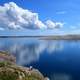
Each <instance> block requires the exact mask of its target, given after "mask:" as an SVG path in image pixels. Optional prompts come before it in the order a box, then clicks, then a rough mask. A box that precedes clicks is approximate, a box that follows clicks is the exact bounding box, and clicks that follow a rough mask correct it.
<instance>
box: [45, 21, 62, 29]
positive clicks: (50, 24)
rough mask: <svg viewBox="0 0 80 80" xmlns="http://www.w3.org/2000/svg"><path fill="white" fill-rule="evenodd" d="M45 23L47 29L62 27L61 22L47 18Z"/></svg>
mask: <svg viewBox="0 0 80 80" xmlns="http://www.w3.org/2000/svg"><path fill="white" fill-rule="evenodd" d="M45 24H46V25H47V28H48V29H54V28H62V27H63V23H61V22H53V21H51V20H47V21H46V22H45Z"/></svg>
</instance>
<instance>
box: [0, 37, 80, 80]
mask: <svg viewBox="0 0 80 80" xmlns="http://www.w3.org/2000/svg"><path fill="white" fill-rule="evenodd" d="M0 50H4V51H9V52H10V53H11V54H13V55H14V56H16V58H17V62H16V63H17V64H18V65H22V66H33V67H34V68H37V69H39V70H40V71H41V72H42V73H43V74H44V76H48V77H49V78H50V79H51V80H80V41H74V40H73V41H67V40H65V41H64V40H39V39H34V38H6V39H3V38H0Z"/></svg>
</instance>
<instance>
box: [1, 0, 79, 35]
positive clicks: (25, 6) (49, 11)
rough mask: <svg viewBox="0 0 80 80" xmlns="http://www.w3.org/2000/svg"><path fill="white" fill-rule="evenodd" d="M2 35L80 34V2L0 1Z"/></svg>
mask: <svg viewBox="0 0 80 80" xmlns="http://www.w3.org/2000/svg"><path fill="white" fill-rule="evenodd" d="M0 17H1V18H0V30H1V31H0V34H1V35H2V34H8V35H9V34H14V33H15V34H20V35H21V34H23V35H24V34H25V35H29V34H30V35H33V34H34V35H35V34H36V33H37V34H39V35H42V34H44V35H48V34H50V35H53V34H80V0H0Z"/></svg>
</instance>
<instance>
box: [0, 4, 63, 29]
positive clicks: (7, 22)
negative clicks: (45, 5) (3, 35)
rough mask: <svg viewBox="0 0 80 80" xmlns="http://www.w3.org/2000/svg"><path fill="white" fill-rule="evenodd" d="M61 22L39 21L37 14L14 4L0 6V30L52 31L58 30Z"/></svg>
mask: <svg viewBox="0 0 80 80" xmlns="http://www.w3.org/2000/svg"><path fill="white" fill-rule="evenodd" d="M62 26H63V24H62V23H61V22H59V23H57V22H53V21H51V20H47V21H46V22H44V23H43V22H42V21H41V20H39V17H38V13H33V12H31V11H29V10H27V9H23V8H21V7H19V6H18V5H16V4H15V3H14V2H9V3H5V4H4V5H3V6H0V30H5V29H6V30H11V29H12V30H19V29H20V30H22V29H54V28H60V27H62Z"/></svg>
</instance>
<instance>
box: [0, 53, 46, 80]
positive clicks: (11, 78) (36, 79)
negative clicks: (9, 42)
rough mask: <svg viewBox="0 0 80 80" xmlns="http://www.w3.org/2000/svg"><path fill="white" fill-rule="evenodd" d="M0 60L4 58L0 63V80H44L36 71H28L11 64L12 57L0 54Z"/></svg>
mask: <svg viewBox="0 0 80 80" xmlns="http://www.w3.org/2000/svg"><path fill="white" fill-rule="evenodd" d="M0 58H1V59H2V58H4V59H3V60H1V61H0V80H45V78H44V76H43V75H42V74H41V73H40V72H39V71H38V70H37V69H32V70H30V69H29V68H25V67H22V66H18V65H16V64H15V63H13V61H12V62H11V58H12V55H11V56H10V55H9V54H8V55H7V54H4V53H2V52H0ZM13 59H15V58H14V57H13ZM9 60H10V61H9Z"/></svg>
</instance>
